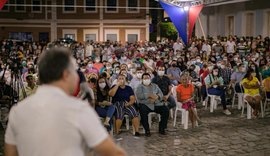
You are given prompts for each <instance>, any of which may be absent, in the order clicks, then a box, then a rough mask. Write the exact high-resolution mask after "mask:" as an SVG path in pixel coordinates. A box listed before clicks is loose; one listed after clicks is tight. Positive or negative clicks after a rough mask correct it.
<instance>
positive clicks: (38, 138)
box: [5, 48, 125, 156]
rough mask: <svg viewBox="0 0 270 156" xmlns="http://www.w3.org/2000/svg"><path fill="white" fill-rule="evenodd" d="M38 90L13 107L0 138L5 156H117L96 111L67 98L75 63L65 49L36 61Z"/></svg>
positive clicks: (73, 84) (73, 80) (75, 78)
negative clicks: (89, 153) (91, 153)
mask: <svg viewBox="0 0 270 156" xmlns="http://www.w3.org/2000/svg"><path fill="white" fill-rule="evenodd" d="M38 68H39V81H40V83H41V86H40V87H39V88H38V90H37V92H36V94H34V95H33V96H31V97H28V98H26V99H25V100H23V101H22V102H20V103H19V104H18V105H16V106H14V107H13V108H12V109H11V111H10V114H9V123H8V127H7V130H6V134H5V155H6V156H17V155H25V156H74V155H76V156H84V155H86V147H88V148H93V149H94V151H95V152H96V153H97V154H98V155H102V156H119V155H125V152H124V151H123V150H122V149H120V148H119V147H117V146H116V145H115V143H113V141H112V139H111V138H110V137H109V135H108V133H107V132H106V130H105V129H104V128H103V126H102V124H101V122H100V120H99V118H98V116H97V114H96V113H95V111H94V110H93V109H92V108H91V107H90V106H89V105H88V104H87V103H86V102H83V101H81V100H79V99H77V98H75V97H72V94H73V93H74V91H75V90H76V88H77V87H78V83H77V82H78V79H79V78H78V74H77V72H76V68H75V60H74V59H73V58H72V55H71V52H70V51H69V50H67V49H61V48H58V49H50V50H48V51H46V52H45V53H43V55H42V57H41V58H40V60H39V63H38Z"/></svg>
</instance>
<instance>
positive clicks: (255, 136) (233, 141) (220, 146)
mask: <svg viewBox="0 0 270 156" xmlns="http://www.w3.org/2000/svg"><path fill="white" fill-rule="evenodd" d="M221 109H222V108H218V110H215V111H214V113H210V112H209V110H205V109H203V108H202V109H199V115H200V117H201V119H202V121H203V125H202V126H200V127H197V128H194V129H192V128H191V127H190V126H191V125H190V126H189V129H187V130H184V129H183V126H182V125H181V124H180V120H181V119H180V113H179V118H177V120H178V122H177V126H176V128H173V126H172V120H170V121H169V124H168V134H167V135H166V136H161V135H159V134H158V133H157V132H153V133H152V136H151V137H149V138H146V137H144V136H142V137H140V138H134V137H133V136H132V134H131V133H132V131H129V132H123V133H121V134H120V136H121V137H122V138H123V140H120V141H117V143H118V144H119V145H121V146H122V147H123V148H124V149H125V150H126V151H127V153H128V154H129V155H130V156H225V155H228V156H242V155H243V156H270V115H269V114H270V113H269V112H268V114H267V116H266V117H265V118H259V119H252V120H247V119H246V117H241V111H239V110H236V109H234V110H232V115H231V116H225V115H224V114H223V113H222V110H221ZM157 125H158V124H157V122H154V123H153V127H152V129H151V130H152V131H157V130H158V128H157Z"/></svg>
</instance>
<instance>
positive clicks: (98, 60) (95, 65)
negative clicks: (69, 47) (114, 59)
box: [93, 57, 104, 71]
mask: <svg viewBox="0 0 270 156" xmlns="http://www.w3.org/2000/svg"><path fill="white" fill-rule="evenodd" d="M93 67H94V68H96V69H97V70H98V71H100V69H101V68H103V67H104V64H103V63H102V62H100V58H99V57H96V58H95V63H94V65H93Z"/></svg>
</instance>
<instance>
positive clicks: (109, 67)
mask: <svg viewBox="0 0 270 156" xmlns="http://www.w3.org/2000/svg"><path fill="white" fill-rule="evenodd" d="M103 72H106V73H107V74H109V77H110V76H111V75H112V73H113V72H112V65H111V63H110V62H106V63H105V66H104V67H103V68H101V69H100V73H103Z"/></svg>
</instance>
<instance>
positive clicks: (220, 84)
mask: <svg viewBox="0 0 270 156" xmlns="http://www.w3.org/2000/svg"><path fill="white" fill-rule="evenodd" d="M205 85H206V89H207V91H208V94H209V95H216V96H220V98H221V104H222V105H223V112H224V114H226V115H231V112H230V111H229V110H228V109H227V104H226V95H225V89H226V88H225V86H224V80H223V78H222V77H221V76H220V71H219V67H218V66H215V67H214V68H213V71H212V72H211V74H209V75H208V76H207V77H206V78H205Z"/></svg>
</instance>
